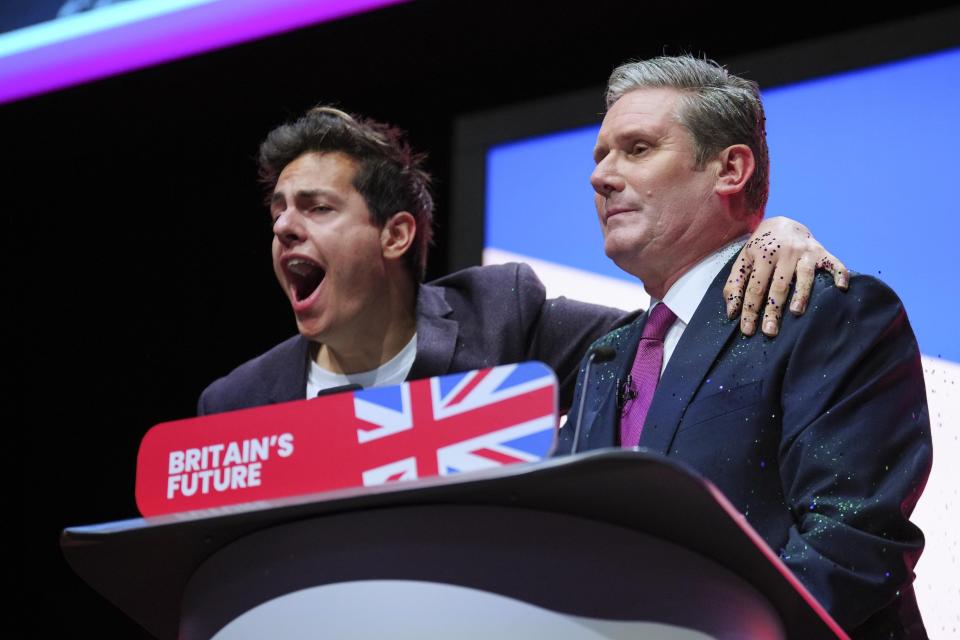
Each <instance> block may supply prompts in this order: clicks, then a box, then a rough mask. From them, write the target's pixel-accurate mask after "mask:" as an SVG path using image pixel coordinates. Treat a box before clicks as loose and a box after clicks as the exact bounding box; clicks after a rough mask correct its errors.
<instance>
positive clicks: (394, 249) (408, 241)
mask: <svg viewBox="0 0 960 640" xmlns="http://www.w3.org/2000/svg"><path fill="white" fill-rule="evenodd" d="M416 235H417V219H416V218H414V217H413V214H411V213H410V212H409V211H400V212H397V213H395V214H393V215H392V216H390V219H389V220H387V223H386V224H384V225H383V229H381V230H380V247H381V249H382V251H383V257H384V258H390V259H397V258H401V257H403V255H404V254H405V253H406V252H407V251H408V250H409V249H410V247H411V246H412V245H413V239H414V238H415V237H416Z"/></svg>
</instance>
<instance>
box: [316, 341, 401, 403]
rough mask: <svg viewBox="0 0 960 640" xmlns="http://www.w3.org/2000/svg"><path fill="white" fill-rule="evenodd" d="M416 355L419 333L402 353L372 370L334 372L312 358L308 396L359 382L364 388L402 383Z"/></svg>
mask: <svg viewBox="0 0 960 640" xmlns="http://www.w3.org/2000/svg"><path fill="white" fill-rule="evenodd" d="M416 357H417V334H413V337H412V338H410V342H408V343H407V345H406V346H405V347H404V348H403V349H401V350H400V353H398V354H397V355H395V356H393V357H392V358H390V360H388V361H387V362H385V363H383V364H382V365H380V366H379V367H377V368H376V369H372V370H370V371H362V372H360V373H348V374H343V373H334V372H333V371H330V370H329V369H324V368H323V367H321V366H320V365H318V364H317V363H316V362H314V361H313V360H311V361H310V370H309V371H308V372H307V398H316V397H317V393H318V392H320V391H323V390H324V389H330V388H332V387H342V386H345V385H348V384H359V385H360V386H361V387H363V388H364V389H369V388H370V387H388V386H390V385H393V384H400V383H401V382H403V381H404V380H406V379H407V374H409V373H410V369H411V368H412V367H413V361H414V360H415V359H416Z"/></svg>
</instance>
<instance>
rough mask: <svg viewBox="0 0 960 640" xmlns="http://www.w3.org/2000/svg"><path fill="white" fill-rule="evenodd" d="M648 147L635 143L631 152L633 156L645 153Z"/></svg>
mask: <svg viewBox="0 0 960 640" xmlns="http://www.w3.org/2000/svg"><path fill="white" fill-rule="evenodd" d="M649 148H650V147H648V146H647V145H645V144H637V145H634V146H633V151H631V153H632V154H633V155H635V156H639V155H642V154H643V153H645V152H646V151H647V150H648V149H649Z"/></svg>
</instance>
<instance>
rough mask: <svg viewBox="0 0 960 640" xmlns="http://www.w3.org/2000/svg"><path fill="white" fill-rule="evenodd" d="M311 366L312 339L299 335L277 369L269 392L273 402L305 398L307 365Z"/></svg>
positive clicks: (270, 399)
mask: <svg viewBox="0 0 960 640" xmlns="http://www.w3.org/2000/svg"><path fill="white" fill-rule="evenodd" d="M308 366H310V341H309V340H307V339H306V338H304V337H303V336H297V337H296V340H294V341H293V343H292V344H291V345H290V350H289V352H288V353H287V354H286V355H284V357H283V358H282V359H281V360H280V362H279V366H277V367H276V370H275V380H276V381H275V382H274V383H273V387H271V389H270V391H269V392H268V394H267V395H268V398H269V401H270V402H271V403H274V404H275V403H277V402H290V401H291V400H303V399H304V395H305V393H306V389H307V367H308Z"/></svg>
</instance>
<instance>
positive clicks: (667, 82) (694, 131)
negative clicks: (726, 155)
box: [606, 55, 770, 212]
mask: <svg viewBox="0 0 960 640" xmlns="http://www.w3.org/2000/svg"><path fill="white" fill-rule="evenodd" d="M645 88H669V89H676V90H678V91H681V92H682V93H683V96H682V98H681V100H680V108H679V113H678V114H677V116H678V118H679V120H680V124H682V125H683V126H684V127H686V128H687V130H688V131H689V132H690V135H691V137H692V138H693V143H694V146H695V148H696V163H697V167H698V168H700V169H702V168H703V167H704V165H706V163H707V160H709V159H710V158H712V157H714V156H715V155H716V154H717V153H719V152H720V151H722V150H723V149H726V148H727V147H729V146H730V145H734V144H745V145H747V146H748V147H750V150H751V151H753V157H754V160H755V161H756V168H755V169H754V171H753V175H752V176H750V179H749V180H748V181H747V184H746V187H745V189H744V192H745V193H746V196H747V204H748V206H749V207H750V208H751V210H753V211H757V212H763V210H764V208H765V207H766V205H767V195H768V194H769V192H770V153H769V151H768V150H767V132H766V117H765V116H764V113H763V102H762V101H761V100H760V89H759V87H758V86H757V83H756V82H753V81H752V80H745V79H744V78H740V77H738V76H735V75H733V74H732V73H730V72H729V71H727V70H726V69H725V68H723V67H722V66H720V65H719V64H717V63H716V62H714V61H713V60H706V59H704V60H701V59H699V58H695V57H693V56H692V55H683V56H661V57H659V58H651V59H650V60H638V61H634V62H627V63H625V64H622V65H620V66H619V67H617V68H616V69H614V71H613V73H612V74H610V80H609V81H608V82H607V96H606V97H607V109H609V108H610V107H612V106H613V104H614V103H615V102H616V101H617V100H619V99H620V98H621V97H622V96H623V95H625V94H627V93H630V92H631V91H633V90H635V89H645Z"/></svg>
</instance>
